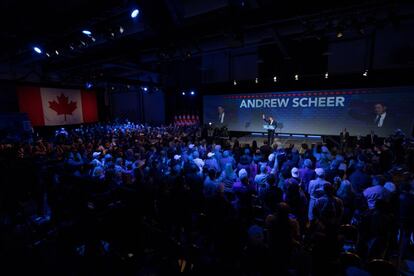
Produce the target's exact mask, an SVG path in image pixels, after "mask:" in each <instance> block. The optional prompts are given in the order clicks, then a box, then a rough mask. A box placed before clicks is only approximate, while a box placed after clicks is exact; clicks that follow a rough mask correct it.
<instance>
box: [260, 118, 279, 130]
mask: <svg viewBox="0 0 414 276" xmlns="http://www.w3.org/2000/svg"><path fill="white" fill-rule="evenodd" d="M263 121H265V122H266V123H267V124H268V125H269V126H274V127H275V128H276V127H277V122H276V120H273V122H270V120H267V119H263Z"/></svg>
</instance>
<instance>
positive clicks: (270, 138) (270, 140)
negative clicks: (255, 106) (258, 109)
mask: <svg viewBox="0 0 414 276" xmlns="http://www.w3.org/2000/svg"><path fill="white" fill-rule="evenodd" d="M262 118H263V120H264V121H265V122H266V123H267V124H268V126H272V127H274V129H268V130H267V142H268V144H269V145H272V144H273V140H274V138H275V129H276V126H277V123H276V121H275V120H274V119H273V117H272V116H269V118H268V119H266V116H265V115H264V114H263V115H262Z"/></svg>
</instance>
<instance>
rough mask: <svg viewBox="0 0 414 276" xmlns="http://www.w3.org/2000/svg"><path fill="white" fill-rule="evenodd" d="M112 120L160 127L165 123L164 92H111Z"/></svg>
mask: <svg viewBox="0 0 414 276" xmlns="http://www.w3.org/2000/svg"><path fill="white" fill-rule="evenodd" d="M110 107H111V113H112V118H113V119H115V118H118V119H121V120H125V119H128V120H131V121H134V122H140V123H148V124H151V125H160V124H164V123H165V100H164V93H163V92H162V91H157V92H151V93H149V94H144V93H142V91H137V90H133V91H120V92H111V94H110Z"/></svg>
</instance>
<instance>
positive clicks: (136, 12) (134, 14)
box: [131, 9, 139, 18]
mask: <svg viewBox="0 0 414 276" xmlns="http://www.w3.org/2000/svg"><path fill="white" fill-rule="evenodd" d="M138 14H139V10H138V9H134V10H132V12H131V18H136V17H137V16H138Z"/></svg>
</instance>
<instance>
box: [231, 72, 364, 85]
mask: <svg viewBox="0 0 414 276" xmlns="http://www.w3.org/2000/svg"><path fill="white" fill-rule="evenodd" d="M362 76H364V77H368V70H365V71H364V72H363V73H362ZM324 78H325V79H328V78H329V73H328V72H326V73H325V74H324ZM293 79H294V80H296V81H298V80H299V74H295V75H294V76H293ZM277 81H278V78H277V76H274V77H273V82H275V83H276V82H277ZM254 82H255V83H256V84H258V83H259V78H255V79H254ZM237 84H238V83H237V80H233V85H234V86H236V85H237Z"/></svg>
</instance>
